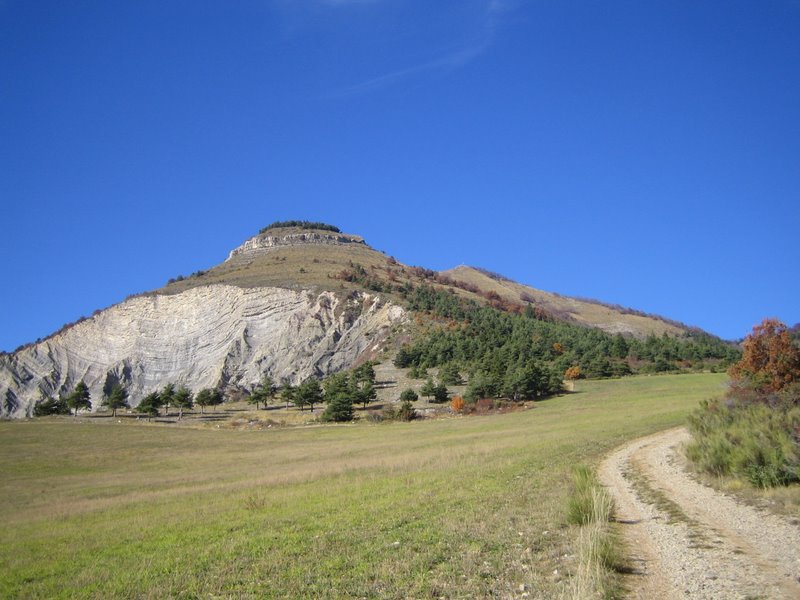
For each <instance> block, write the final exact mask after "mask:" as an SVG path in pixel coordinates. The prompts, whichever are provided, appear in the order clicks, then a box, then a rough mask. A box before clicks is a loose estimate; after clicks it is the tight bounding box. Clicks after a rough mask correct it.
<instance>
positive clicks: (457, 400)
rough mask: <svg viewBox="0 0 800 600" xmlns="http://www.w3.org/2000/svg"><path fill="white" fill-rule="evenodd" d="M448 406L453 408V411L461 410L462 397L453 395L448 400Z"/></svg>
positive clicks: (462, 408)
mask: <svg viewBox="0 0 800 600" xmlns="http://www.w3.org/2000/svg"><path fill="white" fill-rule="evenodd" d="M450 408H452V409H453V412H461V411H462V410H464V399H463V398H462V397H461V396H453V399H452V400H450Z"/></svg>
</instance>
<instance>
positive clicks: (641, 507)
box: [599, 429, 800, 600]
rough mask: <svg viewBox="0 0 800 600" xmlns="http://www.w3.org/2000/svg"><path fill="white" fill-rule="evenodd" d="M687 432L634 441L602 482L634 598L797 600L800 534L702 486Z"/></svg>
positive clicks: (607, 466)
mask: <svg viewBox="0 0 800 600" xmlns="http://www.w3.org/2000/svg"><path fill="white" fill-rule="evenodd" d="M688 439H689V434H688V433H687V432H686V430H685V429H671V430H668V431H665V432H661V433H658V434H656V435H652V436H648V437H646V438H641V439H638V440H635V441H634V442H631V443H629V444H627V445H625V446H623V447H622V448H619V449H617V450H616V451H615V452H614V453H612V454H611V455H610V456H609V457H608V458H607V459H606V460H605V461H604V462H603V464H602V465H601V466H600V469H599V476H600V480H601V482H602V483H603V485H605V486H607V487H608V489H609V491H610V492H611V494H612V495H613V497H614V501H615V503H616V518H617V520H618V521H619V522H621V523H622V531H623V535H624V536H625V540H626V542H627V544H628V550H629V553H630V555H631V556H632V558H633V565H632V566H633V571H634V573H633V574H632V575H630V576H628V577H626V585H627V587H628V589H629V591H630V594H629V596H630V597H631V598H642V599H648V600H651V599H661V598H664V599H667V598H673V599H677V598H693V599H694V598H708V599H712V598H713V599H714V600H719V599H727V598H737V599H745V598H792V599H798V598H800V527H799V526H798V524H797V523H792V522H790V520H789V519H786V518H783V517H780V516H777V515H773V514H768V513H766V512H764V511H761V510H759V509H756V508H753V507H751V506H746V505H744V504H742V503H740V502H737V501H736V500H734V499H733V498H732V497H730V496H726V495H724V494H721V493H719V492H716V491H715V490H713V489H711V488H709V487H707V486H704V485H701V484H700V483H698V482H697V481H696V480H694V479H693V478H692V477H690V476H689V475H688V474H687V473H686V471H685V469H684V464H685V463H684V459H683V458H682V456H681V454H680V452H677V450H678V448H679V446H680V445H681V444H683V443H684V442H685V441H687V440H688Z"/></svg>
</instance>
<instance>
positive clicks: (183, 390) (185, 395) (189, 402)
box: [172, 385, 194, 421]
mask: <svg viewBox="0 0 800 600" xmlns="http://www.w3.org/2000/svg"><path fill="white" fill-rule="evenodd" d="M172 403H173V404H174V405H175V406H176V407H177V409H178V420H179V421H180V420H181V419H182V418H183V409H184V408H185V409H190V408H192V406H194V398H193V397H192V392H190V391H189V388H187V387H186V386H185V385H182V386H181V387H179V388H178V390H177V391H176V392H175V395H174V396H173V397H172Z"/></svg>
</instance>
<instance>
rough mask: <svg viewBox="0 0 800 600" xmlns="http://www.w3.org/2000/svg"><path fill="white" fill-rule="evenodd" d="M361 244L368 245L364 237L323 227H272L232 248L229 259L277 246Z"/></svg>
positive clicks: (260, 252) (258, 252)
mask: <svg viewBox="0 0 800 600" xmlns="http://www.w3.org/2000/svg"><path fill="white" fill-rule="evenodd" d="M349 244H360V245H362V246H366V242H364V238H362V237H360V236H357V235H350V234H347V233H341V232H339V231H330V230H323V229H304V228H300V227H271V228H268V229H266V230H262V232H261V233H259V234H258V235H256V236H254V237H252V238H250V239H249V240H247V241H246V242H245V243H244V244H242V245H241V246H239V247H238V248H234V249H233V250H231V252H230V254H229V255H228V258H227V260H231V259H232V258H234V257H236V256H242V255H248V256H250V255H258V254H264V253H266V252H269V251H271V250H274V249H276V248H285V247H290V246H305V245H337V246H345V245H349Z"/></svg>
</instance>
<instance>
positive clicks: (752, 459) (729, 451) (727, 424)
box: [687, 319, 800, 488]
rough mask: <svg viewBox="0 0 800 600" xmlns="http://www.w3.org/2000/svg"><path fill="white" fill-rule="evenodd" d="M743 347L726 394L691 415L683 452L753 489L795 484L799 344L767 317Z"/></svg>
mask: <svg viewBox="0 0 800 600" xmlns="http://www.w3.org/2000/svg"><path fill="white" fill-rule="evenodd" d="M743 346H744V354H743V356H742V359H741V360H740V361H739V362H737V363H736V364H735V365H733V366H732V367H731V370H730V375H731V385H730V387H729V389H728V392H727V394H726V395H725V396H724V397H723V398H719V399H715V400H709V401H706V402H704V403H703V404H702V406H701V408H699V409H698V410H697V411H695V412H694V413H693V414H692V416H691V418H690V421H689V422H690V428H691V431H692V433H693V435H694V440H693V442H692V443H691V444H690V445H689V447H688V448H687V454H688V456H689V458H690V460H692V461H693V462H694V463H695V465H696V466H697V467H698V468H699V469H700V470H701V471H704V472H706V473H709V474H711V475H715V476H734V477H737V478H740V479H744V480H746V481H748V482H749V483H750V484H751V485H753V486H756V487H762V488H769V487H775V486H781V485H788V484H792V483H795V484H796V483H800V347H798V345H797V342H796V341H794V340H792V338H791V336H790V334H789V331H788V330H787V328H786V326H785V325H783V324H782V323H780V322H778V321H775V320H770V319H767V320H765V321H764V322H763V323H762V324H761V325H758V326H757V327H755V328H754V330H753V333H752V334H751V335H749V336H748V337H747V339H746V340H745V341H744V344H743Z"/></svg>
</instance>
